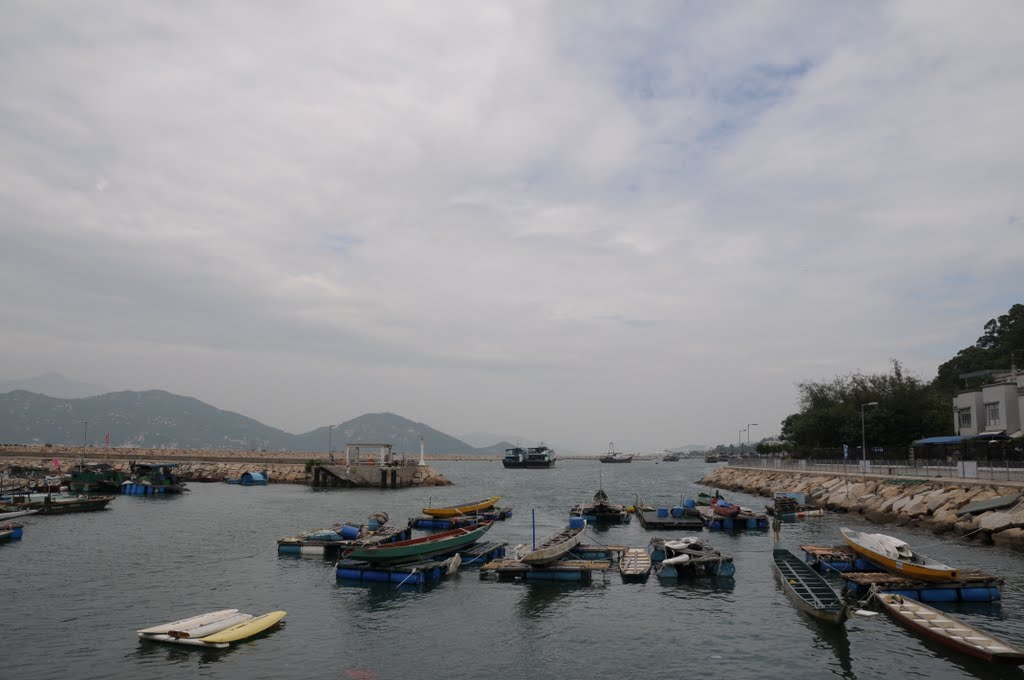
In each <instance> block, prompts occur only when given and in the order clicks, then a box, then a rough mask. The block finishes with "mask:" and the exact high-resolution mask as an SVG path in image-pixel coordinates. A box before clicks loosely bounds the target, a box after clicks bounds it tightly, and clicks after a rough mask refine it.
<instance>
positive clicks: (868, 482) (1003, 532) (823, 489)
mask: <svg viewBox="0 0 1024 680" xmlns="http://www.w3.org/2000/svg"><path fill="white" fill-rule="evenodd" d="M700 483H701V484H706V485H707V486H711V487H715V488H718V489H730V490H733V491H743V492H746V493H751V494H758V495H761V496H768V497H771V496H772V494H774V493H776V492H782V491H788V492H803V493H806V494H807V498H808V503H810V504H813V505H818V506H821V507H824V508H826V509H828V510H834V511H838V512H848V513H857V514H860V515H862V516H863V517H864V518H866V519H867V520H869V521H871V522H874V523H876V524H892V525H896V526H914V527H920V528H923V529H928V530H930V531H931V532H933V533H935V534H944V533H947V532H951V533H953V534H954V535H956V536H962V537H964V538H966V539H969V540H976V541H983V542H986V543H995V544H998V545H1007V546H1010V547H1012V548H1014V549H1016V550H1022V551H1024V503H1018V504H1016V505H1014V506H1011V507H1008V508H1004V509H1002V510H991V511H988V512H982V513H978V514H957V511H958V510H960V509H961V508H963V507H964V506H965V505H967V504H968V503H974V502H977V501H984V500H988V499H990V498H996V497H998V496H1009V495H1011V494H1018V493H1021V492H1022V491H1024V489H1022V485H1021V484H1020V483H1016V484H1010V483H998V482H991V481H985V480H975V479H955V478H953V479H948V478H947V479H906V478H899V477H895V478H894V477H886V476H883V475H867V476H866V477H862V476H861V475H859V474H858V475H851V476H850V477H848V478H847V477H844V476H837V475H834V474H830V473H812V472H803V471H788V470H764V469H758V468H741V467H731V466H730V467H720V468H716V469H715V470H714V471H713V472H711V473H710V474H708V475H707V476H705V477H704V478H703V479H701V480H700Z"/></svg>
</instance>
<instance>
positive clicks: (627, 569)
mask: <svg viewBox="0 0 1024 680" xmlns="http://www.w3.org/2000/svg"><path fill="white" fill-rule="evenodd" d="M650 573H651V556H650V554H649V553H648V552H647V551H646V550H644V549H643V548H627V549H626V551H625V552H623V553H622V557H620V558H619V574H620V575H621V576H622V580H623V581H627V582H628V581H642V580H645V579H646V578H647V577H648V576H649V575H650Z"/></svg>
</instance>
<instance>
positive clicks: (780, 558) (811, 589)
mask: <svg viewBox="0 0 1024 680" xmlns="http://www.w3.org/2000/svg"><path fill="white" fill-rule="evenodd" d="M772 570H773V571H774V572H775V576H776V577H777V578H778V580H779V582H780V583H781V585H782V590H783V592H785V593H786V597H788V598H789V599H790V600H792V601H793V602H794V603H795V604H796V606H797V607H798V608H799V609H800V610H801V611H804V612H807V613H808V614H810V615H811V616H813V617H814V618H816V619H819V620H821V621H825V622H827V623H837V624H838V623H842V622H843V621H845V620H846V618H847V615H848V610H847V607H846V603H845V602H844V601H843V598H842V597H841V596H840V595H839V593H837V592H836V591H835V589H833V588H832V585H831V584H830V583H829V582H828V581H826V580H825V578H824V577H823V576H822V575H821V574H820V573H818V572H817V571H816V570H815V569H812V568H811V567H810V566H809V565H808V564H807V563H806V562H804V561H803V560H802V559H800V558H799V557H798V556H796V555H794V554H793V553H792V552H790V551H789V550H786V549H785V548H775V549H774V550H773V551H772Z"/></svg>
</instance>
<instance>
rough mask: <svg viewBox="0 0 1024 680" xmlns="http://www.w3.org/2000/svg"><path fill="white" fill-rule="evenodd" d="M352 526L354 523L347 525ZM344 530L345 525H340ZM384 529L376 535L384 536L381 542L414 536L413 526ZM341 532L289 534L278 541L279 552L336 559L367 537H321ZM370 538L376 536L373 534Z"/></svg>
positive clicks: (329, 530)
mask: <svg viewBox="0 0 1024 680" xmlns="http://www.w3.org/2000/svg"><path fill="white" fill-rule="evenodd" d="M345 526H348V527H350V526H352V525H345ZM340 528H341V529H342V530H344V529H345V527H340ZM383 531H386V532H388V533H386V534H381V533H378V534H376V536H382V538H381V540H380V541H379V542H381V543H391V542H394V541H406V540H408V539H410V538H412V527H409V526H405V527H386V528H385V529H384V530H383ZM340 533H341V532H335V531H333V529H325V530H322V531H314V532H309V533H307V534H301V535H299V536H289V537H286V538H282V539H279V540H278V541H277V554H278V555H291V556H299V557H325V558H329V559H335V558H336V557H339V556H340V555H341V553H342V551H344V550H350V549H352V548H357V547H359V546H360V545H364V544H365V543H366V542H367V539H365V538H364V539H358V538H356V539H333V538H329V539H324V538H319V537H321V536H325V535H330V534H338V535H340ZM369 538H374V536H371V537H369Z"/></svg>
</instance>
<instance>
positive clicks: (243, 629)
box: [200, 611, 288, 643]
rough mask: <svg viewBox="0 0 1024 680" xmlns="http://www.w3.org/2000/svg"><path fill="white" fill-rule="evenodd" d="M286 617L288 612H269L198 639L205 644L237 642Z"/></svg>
mask: <svg viewBox="0 0 1024 680" xmlns="http://www.w3.org/2000/svg"><path fill="white" fill-rule="evenodd" d="M287 615H288V612H283V611H276V612H270V613H268V614H264V615H263V616H257V617H256V618H254V619H250V620H248V621H246V622H244V623H239V624H238V625H235V626H231V627H230V628H225V629H224V630H222V631H220V632H218V633H214V634H213V635H207V636H206V637H204V638H200V639H201V640H202V641H203V642H207V643H218V642H238V641H239V640H244V639H246V638H249V637H252V636H253V635H256V634H257V633H262V632H263V631H265V630H266V629H267V628H270V627H271V626H274V625H277V624H278V623H279V622H280V621H281V619H283V618H284V617H285V616H287Z"/></svg>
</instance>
